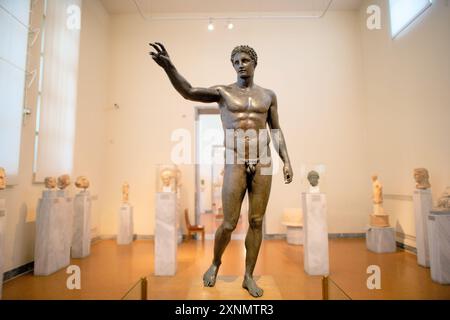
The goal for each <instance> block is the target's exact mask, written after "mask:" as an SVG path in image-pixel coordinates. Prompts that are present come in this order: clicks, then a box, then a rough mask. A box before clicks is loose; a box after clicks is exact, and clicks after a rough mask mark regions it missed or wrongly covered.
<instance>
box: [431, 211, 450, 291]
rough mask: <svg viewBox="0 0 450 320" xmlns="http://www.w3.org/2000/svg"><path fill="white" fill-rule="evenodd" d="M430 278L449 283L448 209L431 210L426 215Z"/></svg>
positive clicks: (449, 212) (449, 244) (449, 236)
mask: <svg viewBox="0 0 450 320" xmlns="http://www.w3.org/2000/svg"><path fill="white" fill-rule="evenodd" d="M428 235H429V240H430V243H429V245H430V268H431V279H433V281H435V282H437V283H440V284H450V211H447V212H442V211H440V212H439V211H431V214H430V215H429V217H428Z"/></svg>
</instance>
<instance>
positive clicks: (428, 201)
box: [413, 168, 433, 267]
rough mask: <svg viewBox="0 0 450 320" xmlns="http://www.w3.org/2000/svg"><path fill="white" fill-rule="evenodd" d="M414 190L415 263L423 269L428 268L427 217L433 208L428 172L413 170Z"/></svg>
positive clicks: (421, 169) (418, 169) (419, 169)
mask: <svg viewBox="0 0 450 320" xmlns="http://www.w3.org/2000/svg"><path fill="white" fill-rule="evenodd" d="M414 179H415V181H416V190H414V193H413V202H414V216H415V222H416V249H417V263H418V264H419V265H421V266H423V267H429V266H430V248H429V244H428V238H429V237H428V227H427V223H428V216H429V215H430V210H431V208H432V206H433V202H432V196H431V189H430V187H431V185H430V182H429V181H428V179H429V175H428V170H427V169H425V168H417V169H414Z"/></svg>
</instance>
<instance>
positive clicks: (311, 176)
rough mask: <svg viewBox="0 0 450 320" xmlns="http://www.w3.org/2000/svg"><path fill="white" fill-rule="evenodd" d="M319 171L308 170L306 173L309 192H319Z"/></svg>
mask: <svg viewBox="0 0 450 320" xmlns="http://www.w3.org/2000/svg"><path fill="white" fill-rule="evenodd" d="M319 178H320V176H319V173H318V172H317V171H314V170H312V171H310V172H309V173H308V176H307V179H308V181H309V183H310V185H311V186H310V187H309V192H310V193H319V192H320V189H319Z"/></svg>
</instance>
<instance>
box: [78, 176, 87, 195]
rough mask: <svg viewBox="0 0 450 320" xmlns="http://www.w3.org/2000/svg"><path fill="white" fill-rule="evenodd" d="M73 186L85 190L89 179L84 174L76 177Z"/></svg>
mask: <svg viewBox="0 0 450 320" xmlns="http://www.w3.org/2000/svg"><path fill="white" fill-rule="evenodd" d="M75 187H77V188H78V189H83V191H86V189H87V188H89V180H88V179H87V178H86V177H84V176H81V177H78V178H77V180H76V181H75Z"/></svg>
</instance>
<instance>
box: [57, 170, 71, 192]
mask: <svg viewBox="0 0 450 320" xmlns="http://www.w3.org/2000/svg"><path fill="white" fill-rule="evenodd" d="M57 184H58V189H60V190H64V189H66V188H67V187H68V186H70V176H69V175H68V174H64V175H62V176H60V177H58V183H57Z"/></svg>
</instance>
